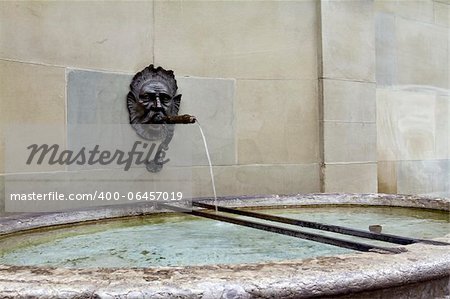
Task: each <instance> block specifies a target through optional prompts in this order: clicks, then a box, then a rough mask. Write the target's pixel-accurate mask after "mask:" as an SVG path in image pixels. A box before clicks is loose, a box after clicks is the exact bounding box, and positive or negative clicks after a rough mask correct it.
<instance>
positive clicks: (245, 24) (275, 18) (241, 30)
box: [155, 1, 317, 79]
mask: <svg viewBox="0 0 450 299" xmlns="http://www.w3.org/2000/svg"><path fill="white" fill-rule="evenodd" d="M155 16H156V19H155V61H156V62H157V63H159V64H161V65H167V66H169V65H170V67H172V68H173V69H176V70H177V72H178V73H179V74H183V75H194V76H203V77H222V78H237V79H315V78H317V11H316V3H315V1H237V2H234V1H188V2H186V1H156V2H155Z"/></svg>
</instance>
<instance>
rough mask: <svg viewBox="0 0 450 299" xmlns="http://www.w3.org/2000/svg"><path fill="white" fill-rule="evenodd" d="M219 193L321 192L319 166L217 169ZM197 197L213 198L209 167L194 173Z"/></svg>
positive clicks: (232, 167)
mask: <svg viewBox="0 0 450 299" xmlns="http://www.w3.org/2000/svg"><path fill="white" fill-rule="evenodd" d="M214 177H215V184H216V189H217V194H218V195H221V196H224V195H228V196H231V195H246V194H294V193H309V192H319V191H320V186H319V181H320V179H319V165H318V164H289V165H276V164H274V165H264V164H263V165H238V166H215V167H214ZM192 179H193V187H192V190H193V194H194V196H212V193H213V192H212V185H211V178H210V174H209V168H207V167H196V168H194V169H193V173H192Z"/></svg>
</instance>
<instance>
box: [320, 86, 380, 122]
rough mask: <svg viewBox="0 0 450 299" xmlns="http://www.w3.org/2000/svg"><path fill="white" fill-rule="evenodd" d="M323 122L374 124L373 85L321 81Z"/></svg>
mask: <svg viewBox="0 0 450 299" xmlns="http://www.w3.org/2000/svg"><path fill="white" fill-rule="evenodd" d="M323 106H324V107H323V109H324V120H325V121H346V122H375V121H376V95H375V84H374V83H363V82H353V81H342V80H328V79H324V80H323Z"/></svg>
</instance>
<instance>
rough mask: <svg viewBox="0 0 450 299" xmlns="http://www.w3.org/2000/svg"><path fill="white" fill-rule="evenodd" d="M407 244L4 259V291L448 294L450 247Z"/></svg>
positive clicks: (331, 197)
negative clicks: (373, 248) (195, 256)
mask: <svg viewBox="0 0 450 299" xmlns="http://www.w3.org/2000/svg"><path fill="white" fill-rule="evenodd" d="M219 204H220V205H223V206H234V207H244V206H245V207H249V206H251V207H270V206H278V207H280V206H282V207H293V206H311V205H318V206H321V205H352V206H400V207H413V208H422V209H433V210H441V211H447V213H448V207H449V200H448V199H429V198H424V197H417V196H393V195H382V194H310V195H297V196H261V197H239V198H234V197H232V198H223V199H220V201H219ZM155 212H157V211H155V210H153V209H152V208H151V206H150V205H146V204H134V205H128V206H113V207H107V208H96V209H91V210H82V211H73V212H65V213H51V214H35V215H20V216H9V217H5V218H4V219H2V220H1V222H0V232H1V233H2V234H3V235H6V234H9V235H11V234H22V233H25V232H26V231H27V230H30V229H36V228H40V227H44V226H48V225H69V224H72V225H73V224H74V223H79V222H92V221H98V220H100V219H110V218H118V217H129V216H138V215H146V214H151V213H155ZM319 221H320V220H319ZM368 224H371V223H368ZM266 234H269V233H266ZM442 237H443V238H441V240H444V241H447V242H448V241H449V237H450V236H447V237H444V236H442ZM405 248H407V250H408V251H407V252H405V253H401V254H396V255H391V254H385V255H381V254H378V253H350V254H338V255H334V256H327V257H314V258H308V259H289V260H278V261H269V262H259V263H251V264H250V263H245V264H231V265H230V264H229V265H226V264H218V265H197V266H183V267H146V268H131V267H130V268H109V269H107V268H95V267H91V268H63V267H51V266H17V265H2V266H0V279H2V284H0V295H1V296H12V295H16V294H19V295H22V296H42V295H44V296H46V297H48V298H52V297H55V298H74V297H77V296H88V295H89V296H91V295H92V294H94V295H98V296H100V297H101V298H103V297H105V298H108V297H113V296H119V295H122V296H124V297H125V296H129V297H130V298H134V297H139V296H141V297H142V296H145V297H150V296H153V297H158V296H159V297H160V298H167V297H169V298H170V297H177V298H179V297H185V298H200V297H203V298H220V297H223V298H250V297H269V298H270V297H273V298H299V297H305V298H308V297H318V296H337V295H340V296H347V294H349V293H355V294H353V295H350V296H351V297H345V298H364V296H366V297H367V296H370V297H372V296H384V297H385V298H392V296H393V294H408V293H409V292H414V293H415V294H421V293H423V294H424V296H423V298H433V297H437V296H445V294H448V279H449V277H448V275H449V274H448V273H449V271H450V252H449V250H448V249H449V248H448V247H447V246H432V245H425V244H414V245H409V246H405ZM19 278H20V279H19ZM43 281H45V282H46V283H45V285H43V284H42V282H43ZM17 290H19V293H17ZM368 294H370V295H368ZM433 294H434V295H436V296H434V295H433ZM358 296H360V297H358ZM395 297H396V298H401V297H399V296H395ZM405 298H407V297H405Z"/></svg>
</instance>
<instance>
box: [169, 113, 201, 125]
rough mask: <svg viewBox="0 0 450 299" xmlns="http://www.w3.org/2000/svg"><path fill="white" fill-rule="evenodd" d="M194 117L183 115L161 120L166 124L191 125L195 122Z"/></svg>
mask: <svg viewBox="0 0 450 299" xmlns="http://www.w3.org/2000/svg"><path fill="white" fill-rule="evenodd" d="M196 120H197V119H196V118H195V116H192V115H189V114H184V115H172V116H166V117H164V118H163V121H164V122H165V123H166V124H193V123H195V122H196Z"/></svg>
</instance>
